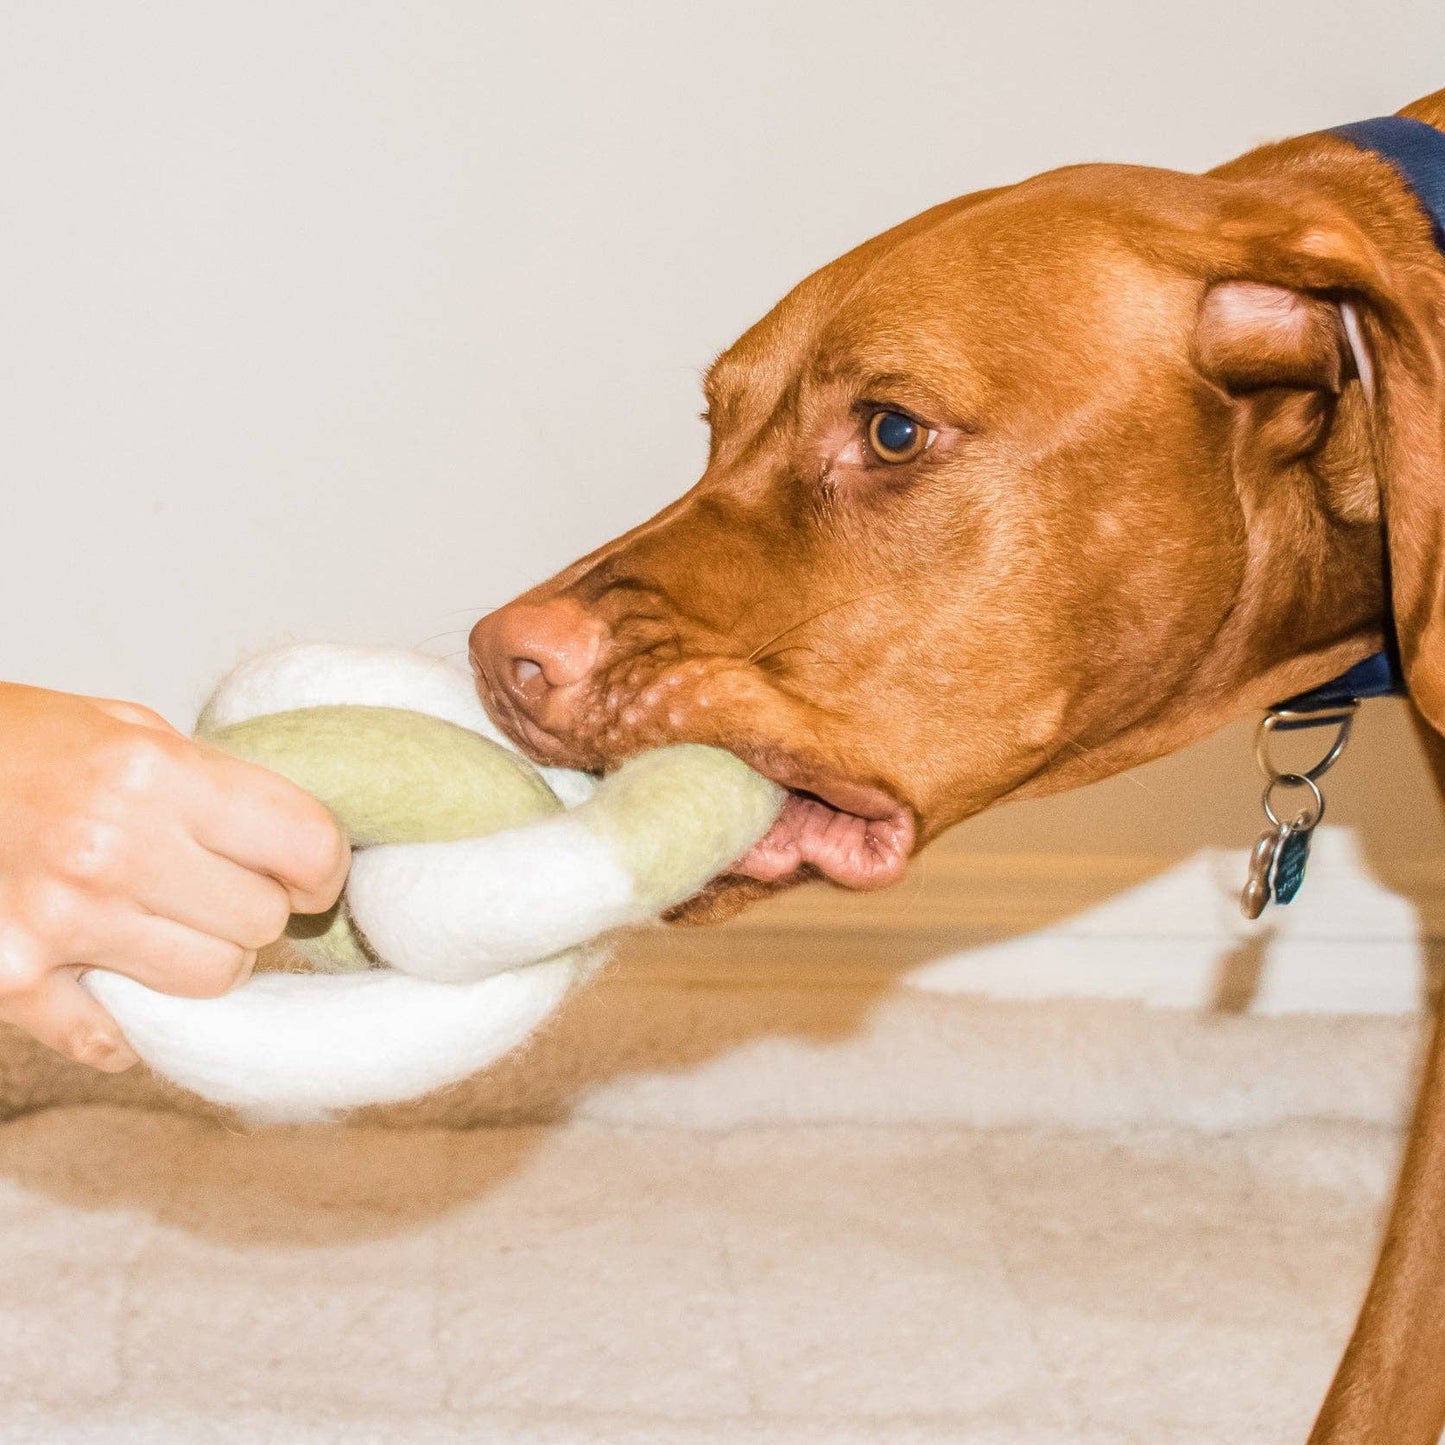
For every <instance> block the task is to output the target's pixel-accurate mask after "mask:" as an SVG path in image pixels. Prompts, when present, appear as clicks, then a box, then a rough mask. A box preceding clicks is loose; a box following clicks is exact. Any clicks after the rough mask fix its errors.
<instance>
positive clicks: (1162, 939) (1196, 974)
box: [629, 828, 1445, 1013]
mask: <svg viewBox="0 0 1445 1445" xmlns="http://www.w3.org/2000/svg"><path fill="white" fill-rule="evenodd" d="M1245 864H1246V854H1245V851H1244V850H1242V849H1208V850H1205V851H1203V852H1200V853H1198V854H1196V855H1194V856H1193V857H1191V858H1188V859H1185V860H1183V861H1182V862H1181V861H1177V860H1176V861H1172V862H1171V861H1170V860H1165V859H1157V858H1147V857H1118V856H1109V855H1098V854H1077V853H1071V854H1050V853H1031V854H1009V855H1000V854H965V853H949V852H940V853H937V854H935V855H933V856H927V855H925V857H924V858H922V859H920V860H919V862H918V864H917V865H915V869H914V871H913V872H912V874H911V875H910V876H909V878H908V879H907V880H906V881H905V882H904V883H903V884H901V885H900V886H899V887H898V888H897V889H895V890H893V891H892V892H889V893H881V894H871V895H853V896H849V895H843V894H840V893H839V892H838V891H837V890H834V889H826V888H821V887H819V888H809V889H800V890H797V891H796V892H794V893H792V894H790V895H787V896H785V897H783V898H779V899H776V900H773V901H771V902H769V903H768V904H766V905H763V906H760V907H758V908H756V909H754V910H753V911H751V912H750V913H747V914H744V915H743V916H742V917H741V918H739V919H737V920H735V921H734V922H733V923H731V924H728V925H726V926H725V927H723V928H720V929H716V930H706V931H700V932H684V933H682V934H681V935H680V934H679V933H678V932H677V931H675V930H669V931H667V932H665V933H661V934H653V935H650V936H647V937H644V938H643V939H641V940H638V941H637V943H636V944H635V945H634V946H632V947H631V948H630V950H629V952H630V954H631V956H632V958H633V959H634V960H635V961H636V962H638V963H639V965H640V966H644V967H647V968H650V969H653V970H656V971H658V972H659V973H662V974H665V975H666V976H668V977H669V978H670V979H672V980H674V981H676V980H680V979H682V980H688V981H692V982H695V983H698V984H708V985H713V986H716V985H719V984H724V983H726V984H734V985H736V984H741V983H743V982H745V981H750V982H751V983H752V984H754V985H763V984H773V985H783V984H787V985H789V986H798V985H804V986H818V987H829V986H836V985H837V984H838V982H839V981H840V970H841V971H842V973H843V974H844V975H846V976H848V977H851V978H857V977H858V976H859V974H860V972H861V973H862V974H866V975H867V976H869V977H870V978H871V979H872V980H873V982H875V983H876V984H878V985H879V986H883V985H885V984H896V985H897V986H899V987H909V988H918V989H924V990H928V991H931V992H938V993H961V994H974V995H979V996H984V997H992V998H1012V999H1020V998H1060V997H1077V998H1118V999H1136V1000H1140V1001H1142V1002H1146V1003H1151V1004H1156V1005H1162V1006H1168V1007H1184V1008H1220V1009H1228V1010H1232V1011H1241V1012H1242V1011H1252V1012H1261V1013H1295V1012H1324V1013H1408V1012H1412V1011H1414V1010H1416V1009H1418V1008H1419V1007H1420V1006H1421V1004H1422V1002H1423V1001H1424V999H1425V998H1426V997H1427V995H1428V993H1429V991H1430V988H1431V987H1432V979H1433V976H1434V959H1433V955H1434V953H1436V952H1439V953H1441V954H1442V956H1445V864H1442V865H1441V866H1440V867H1439V868H1436V867H1435V866H1433V864H1429V865H1421V866H1418V867H1416V868H1414V869H1412V870H1411V871H1409V872H1402V871H1400V870H1394V871H1392V875H1391V878H1390V880H1389V886H1386V884H1385V883H1383V882H1381V881H1380V880H1379V879H1378V878H1376V877H1375V876H1374V875H1373V874H1372V872H1371V871H1370V869H1369V867H1368V866H1367V864H1366V862H1365V860H1364V858H1363V857H1362V855H1361V852H1360V849H1359V846H1358V842H1357V839H1356V838H1355V835H1354V834H1353V833H1352V832H1351V831H1350V830H1348V829H1344V828H1321V829H1320V830H1319V832H1318V834H1317V835H1316V839H1315V844H1314V848H1313V852H1312V856H1311V861H1310V868H1309V875H1308V877H1307V880H1306V884H1305V887H1304V889H1303V890H1302V892H1301V895H1300V897H1299V898H1298V899H1297V900H1296V901H1295V902H1294V903H1293V904H1291V905H1290V906H1289V907H1287V908H1279V907H1275V908H1271V909H1269V910H1268V911H1267V912H1266V914H1265V916H1264V917H1263V918H1262V919H1260V920H1259V921H1258V922H1256V923H1253V924H1251V923H1248V922H1246V921H1245V920H1244V919H1243V918H1242V917H1241V916H1240V913H1239V909H1238V905H1237V898H1238V892H1239V888H1240V885H1241V883H1242V880H1243V877H1244V870H1245ZM1436 944H1441V945H1442V947H1441V948H1440V949H1436V948H1434V945H1436Z"/></svg>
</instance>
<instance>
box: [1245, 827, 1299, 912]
mask: <svg viewBox="0 0 1445 1445" xmlns="http://www.w3.org/2000/svg"><path fill="white" fill-rule="evenodd" d="M1288 826H1289V825H1288V824H1285V825H1284V826H1283V827H1280V828H1266V829H1265V831H1264V832H1263V833H1261V834H1260V835H1259V842H1257V843H1256V844H1255V845H1254V851H1253V852H1252V853H1251V854H1250V855H1249V879H1248V881H1247V882H1246V883H1245V885H1244V892H1243V893H1242V894H1240V897H1239V908H1240V912H1241V913H1243V914H1244V916H1245V917H1246V918H1258V917H1259V915H1260V914H1261V913H1263V912H1264V905H1265V904H1266V903H1268V902H1269V899H1270V893H1271V891H1272V886H1273V885H1272V876H1271V875H1272V874H1273V872H1274V860H1275V855H1276V854H1277V853H1278V852H1279V847H1280V840H1281V838H1283V837H1284V835H1285V830H1286V829H1287V828H1288Z"/></svg>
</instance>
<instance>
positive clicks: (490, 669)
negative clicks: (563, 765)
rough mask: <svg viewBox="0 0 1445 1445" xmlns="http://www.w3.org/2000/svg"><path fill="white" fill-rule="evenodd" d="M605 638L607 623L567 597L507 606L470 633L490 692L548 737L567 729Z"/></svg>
mask: <svg viewBox="0 0 1445 1445" xmlns="http://www.w3.org/2000/svg"><path fill="white" fill-rule="evenodd" d="M606 638H607V624H606V623H605V622H603V621H602V619H601V618H600V617H597V616H596V615H595V614H593V613H591V612H589V611H587V609H586V608H585V607H583V606H582V604H581V603H580V602H577V601H575V600H574V599H572V598H570V597H553V598H549V599H548V600H547V601H545V602H510V603H508V604H507V606H505V607H499V608H498V609H497V610H496V611H495V612H489V613H488V614H487V615H486V616H485V617H483V618H482V620H481V621H480V622H478V623H477V625H476V626H475V627H473V628H472V635H471V655H472V663H473V665H474V666H475V667H476V668H477V670H478V671H479V672H480V673H482V674H483V676H484V677H485V678H486V680H487V682H488V684H489V685H490V687H491V690H492V691H493V692H495V693H497V694H500V695H503V696H505V697H507V698H509V699H510V700H511V702H512V703H513V704H514V705H515V706H516V707H518V708H520V709H521V711H522V712H523V713H524V714H525V715H526V717H527V718H528V719H529V720H530V721H532V722H534V723H536V724H537V725H538V726H540V727H542V728H545V729H546V730H548V731H549V732H550V731H553V730H555V729H556V728H558V727H563V726H565V724H566V721H567V715H568V714H569V713H570V711H571V703H572V700H573V699H574V698H575V697H576V696H577V695H578V693H579V692H580V691H581V689H580V686H579V685H580V684H582V683H584V682H586V680H587V679H588V677H589V676H590V675H591V673H592V669H593V668H594V667H595V666H596V665H597V659H598V657H599V656H601V653H602V644H603V643H604V642H605V641H606ZM499 721H500V719H499Z"/></svg>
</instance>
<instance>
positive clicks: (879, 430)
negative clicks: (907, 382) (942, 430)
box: [868, 411, 933, 466]
mask: <svg viewBox="0 0 1445 1445" xmlns="http://www.w3.org/2000/svg"><path fill="white" fill-rule="evenodd" d="M932 440H933V434H932V433H931V432H930V431H929V430H928V428H927V427H925V426H924V425H923V423H922V422H917V421H914V419H913V418H912V417H911V416H907V415H905V414H904V413H903V412H901V411H875V412H874V413H873V415H872V416H871V417H870V418H869V419H868V445H869V446H870V447H872V448H873V454H874V455H875V456H876V457H877V458H878V460H879V461H880V462H887V463H888V465H889V466H898V465H900V464H901V463H903V462H911V461H913V460H914V459H915V458H917V457H919V456H921V455H922V453H923V452H924V451H925V450H926V449H927V447H928V444H929V442H930V441H932Z"/></svg>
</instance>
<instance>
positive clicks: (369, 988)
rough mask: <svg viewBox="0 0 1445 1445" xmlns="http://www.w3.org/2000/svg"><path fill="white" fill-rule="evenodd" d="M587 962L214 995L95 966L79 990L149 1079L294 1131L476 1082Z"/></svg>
mask: <svg viewBox="0 0 1445 1445" xmlns="http://www.w3.org/2000/svg"><path fill="white" fill-rule="evenodd" d="M592 963H593V960H591V959H585V958H584V957H583V956H581V955H572V956H566V957H562V958H554V959H551V960H549V961H548V962H546V963H539V964H534V965H533V966H532V967H530V968H525V969H516V970H514V971H512V972H510V973H500V974H497V975H495V976H494V977H492V978H487V979H483V980H482V981H481V982H480V983H473V984H443V983H431V982H429V981H427V980H426V979H419V978H409V977H408V976H407V975H406V974H402V973H396V972H395V971H394V970H391V969H379V970H377V971H376V972H373V973H353V974H327V975H320V974H295V973H270V974H261V975H258V976H257V977H255V978H253V979H251V980H250V982H248V983H246V984H244V985H243V986H242V987H240V988H237V989H234V990H232V992H230V993H228V994H225V995H223V996H222V997H221V998H209V999H195V998H175V997H172V996H171V995H170V994H163V993H157V992H155V991H154V990H153V989H149V988H146V987H145V986H144V985H143V984H139V983H137V982H136V981H135V980H134V979H131V978H126V977H124V976H122V975H121V974H118V973H106V972H103V971H101V970H99V969H95V970H91V971H90V972H88V973H86V974H85V975H84V976H83V978H82V980H81V981H82V983H83V984H84V985H85V987H86V988H88V989H89V990H90V992H91V993H92V994H94V995H95V997H96V998H97V999H99V1001H100V1002H101V1004H102V1005H103V1006H104V1007H105V1008H106V1009H108V1010H109V1011H110V1013H111V1015H112V1017H113V1018H114V1019H115V1020H116V1022H117V1023H119V1024H120V1026H121V1028H122V1029H123V1030H124V1031H125V1036H126V1038H127V1039H128V1040H129V1041H130V1043H131V1046H132V1047H133V1048H134V1049H135V1051H136V1052H137V1053H138V1054H139V1055H140V1056H141V1057H142V1058H143V1059H144V1060H145V1061H146V1062H147V1063H148V1064H149V1065H150V1066H151V1067H152V1068H153V1069H155V1070H156V1071H157V1072H159V1073H161V1074H164V1075H165V1076H166V1077H167V1078H170V1079H173V1080H175V1081H176V1082H177V1083H179V1084H183V1085H184V1086H185V1087H186V1088H188V1089H190V1090H192V1091H193V1092H194V1093H197V1094H200V1095H201V1096H202V1097H204V1098H207V1099H210V1100H211V1101H212V1102H214V1103H217V1104H225V1105H229V1106H230V1107H232V1108H234V1109H238V1110H240V1111H241V1112H242V1113H243V1114H244V1115H246V1116H247V1117H248V1118H249V1119H251V1120H253V1121H254V1122H257V1123H294V1122H304V1121H314V1120H320V1119H324V1118H326V1117H328V1116H329V1115H331V1114H334V1113H336V1112H339V1111H342V1110H346V1109H355V1108H358V1107H360V1106H362V1105H365V1104H388V1103H397V1102H399V1101H401V1100H403V1099H412V1098H415V1097H417V1096H418V1095H420V1094H426V1093H430V1092H431V1091H432V1090H433V1089H439V1088H442V1087H443V1086H444V1085H446V1084H451V1083H455V1082H457V1081H458V1080H460V1079H464V1078H466V1077H468V1076H469V1075H471V1074H475V1073H477V1072H478V1071H479V1070H481V1069H484V1068H486V1067H487V1065H488V1064H491V1063H494V1062H495V1061H496V1060H497V1059H499V1058H501V1057H502V1055H503V1054H506V1053H508V1052H510V1051H511V1050H512V1049H514V1048H516V1047H517V1045H518V1044H520V1043H522V1041H523V1040H524V1039H526V1038H527V1036H528V1035H529V1034H530V1033H531V1032H532V1031H533V1030H534V1029H535V1028H536V1027H537V1025H538V1024H540V1023H541V1022H542V1021H543V1020H544V1019H545V1018H546V1017H547V1015H548V1014H550V1013H551V1012H552V1011H553V1009H555V1008H556V1007H557V1005H558V1004H559V1003H561V1001H562V999H563V997H564V996H565V995H566V993H567V992H568V990H569V989H570V988H571V987H572V985H573V984H574V983H576V982H577V981H578V980H579V979H580V978H581V977H583V976H584V975H585V974H586V973H587V972H590V971H591V965H592Z"/></svg>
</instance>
